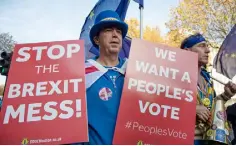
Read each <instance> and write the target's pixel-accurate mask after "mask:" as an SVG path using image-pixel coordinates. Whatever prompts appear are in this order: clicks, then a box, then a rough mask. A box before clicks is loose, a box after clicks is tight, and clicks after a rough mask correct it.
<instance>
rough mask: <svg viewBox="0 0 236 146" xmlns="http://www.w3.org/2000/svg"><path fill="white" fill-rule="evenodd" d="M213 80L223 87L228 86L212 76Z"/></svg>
mask: <svg viewBox="0 0 236 146" xmlns="http://www.w3.org/2000/svg"><path fill="white" fill-rule="evenodd" d="M210 77H211V78H212V79H213V80H215V81H217V82H218V83H221V84H222V85H226V83H223V82H222V81H220V80H218V79H217V78H215V77H213V76H210Z"/></svg>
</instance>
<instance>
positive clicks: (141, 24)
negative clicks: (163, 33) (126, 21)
mask: <svg viewBox="0 0 236 146" xmlns="http://www.w3.org/2000/svg"><path fill="white" fill-rule="evenodd" d="M139 9H140V39H143V7H139Z"/></svg>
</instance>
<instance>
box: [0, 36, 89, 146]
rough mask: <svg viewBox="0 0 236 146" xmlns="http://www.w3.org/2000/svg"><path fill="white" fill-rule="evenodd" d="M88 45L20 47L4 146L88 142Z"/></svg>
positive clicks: (3, 119) (3, 124) (4, 118)
mask: <svg viewBox="0 0 236 146" xmlns="http://www.w3.org/2000/svg"><path fill="white" fill-rule="evenodd" d="M84 68H85V65H84V42H83V41H81V40H69V41H57V42H43V43H34V44H17V45H16V46H15V49H14V53H13V57H12V63H11V67H10V72H9V76H8V80H7V84H6V90H5V94H4V98H3V107H2V110H1V112H0V129H1V130H0V143H1V144H13V145H14V144H16V145H19V144H34V145H37V144H69V143H75V142H86V141H88V130H87V128H88V126H87V111H86V99H85V77H84V76H85V70H84Z"/></svg>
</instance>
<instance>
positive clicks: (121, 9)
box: [80, 0, 130, 59]
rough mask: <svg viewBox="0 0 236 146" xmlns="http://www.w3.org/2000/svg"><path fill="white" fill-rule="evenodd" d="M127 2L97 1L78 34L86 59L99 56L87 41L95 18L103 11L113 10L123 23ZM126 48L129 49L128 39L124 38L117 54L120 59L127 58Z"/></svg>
mask: <svg viewBox="0 0 236 146" xmlns="http://www.w3.org/2000/svg"><path fill="white" fill-rule="evenodd" d="M129 2H130V1H129V0H99V1H98V2H97V4H96V5H95V6H94V8H93V9H92V10H91V12H90V13H89V15H88V16H87V18H86V20H85V23H84V25H83V27H82V30H81V34H80V39H83V40H84V41H85V58H86V59H89V58H92V57H94V56H98V55H99V50H98V48H95V47H94V46H93V45H92V43H91V41H90V39H89V32H90V29H91V28H92V26H93V24H94V21H95V18H96V16H97V15H98V14H99V13H100V12H102V11H104V10H113V11H116V12H117V13H118V14H119V16H120V18H121V20H123V21H124V19H125V16H126V12H127V9H128V6H129ZM127 46H128V47H130V39H127V38H125V39H124V40H123V47H122V50H121V52H120V54H119V55H120V57H121V58H123V57H128V56H127V55H128V54H129V48H127Z"/></svg>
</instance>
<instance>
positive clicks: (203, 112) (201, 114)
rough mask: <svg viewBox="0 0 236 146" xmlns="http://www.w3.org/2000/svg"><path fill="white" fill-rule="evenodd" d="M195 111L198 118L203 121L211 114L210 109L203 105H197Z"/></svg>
mask: <svg viewBox="0 0 236 146" xmlns="http://www.w3.org/2000/svg"><path fill="white" fill-rule="evenodd" d="M196 113H197V116H198V118H199V119H200V120H202V121H203V122H206V121H207V120H208V119H209V117H210V115H211V113H210V111H209V110H208V109H207V108H206V107H205V106H203V105H197V108H196Z"/></svg>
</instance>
